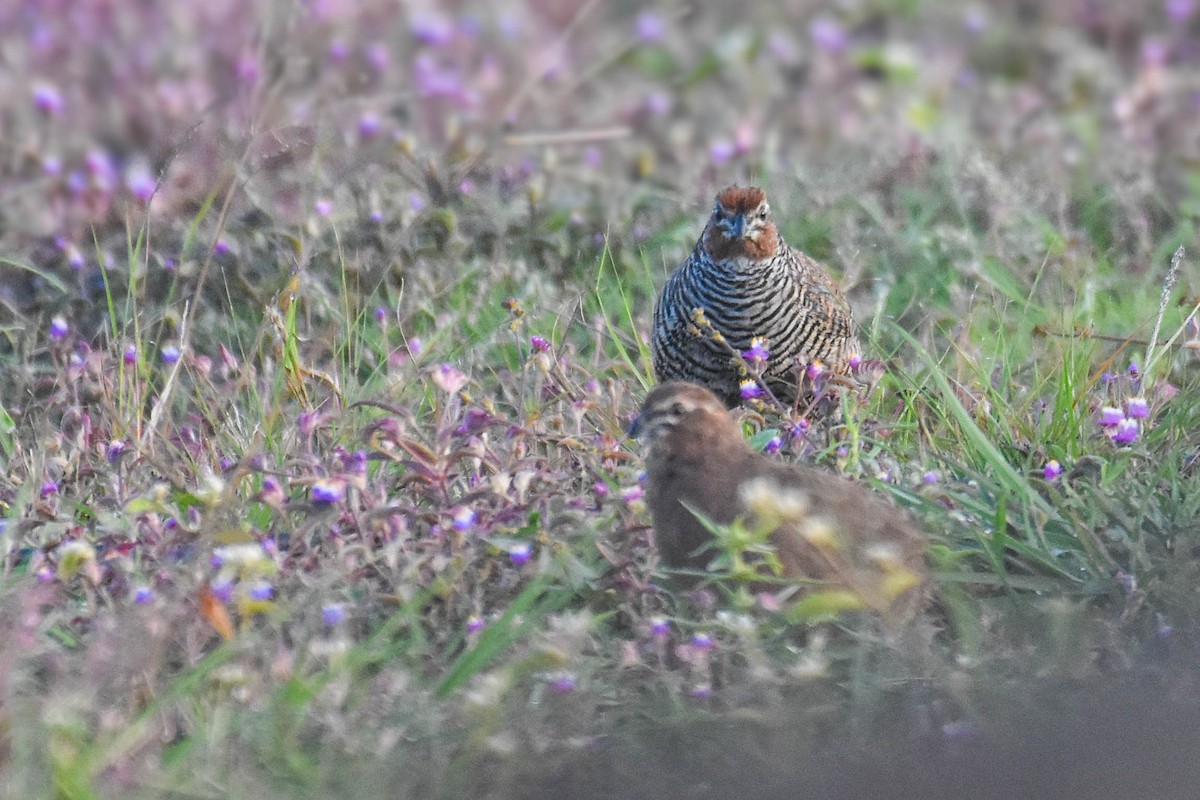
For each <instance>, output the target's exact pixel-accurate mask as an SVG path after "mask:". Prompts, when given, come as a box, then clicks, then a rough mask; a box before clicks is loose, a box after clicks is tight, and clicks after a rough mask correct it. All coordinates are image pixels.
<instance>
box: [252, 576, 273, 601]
mask: <svg viewBox="0 0 1200 800" xmlns="http://www.w3.org/2000/svg"><path fill="white" fill-rule="evenodd" d="M274 596H275V587H273V586H271V584H269V583H267V582H266V581H259V582H258V583H255V584H254V585H253V586H251V587H250V599H251V600H258V601H259V602H264V601H266V600H270V599H271V598H272V597H274Z"/></svg>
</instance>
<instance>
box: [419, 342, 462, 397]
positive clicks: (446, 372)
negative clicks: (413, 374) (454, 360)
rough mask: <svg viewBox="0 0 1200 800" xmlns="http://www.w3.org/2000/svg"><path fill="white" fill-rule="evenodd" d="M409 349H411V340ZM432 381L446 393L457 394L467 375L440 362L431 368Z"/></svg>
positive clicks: (452, 366) (451, 365) (450, 365)
mask: <svg viewBox="0 0 1200 800" xmlns="http://www.w3.org/2000/svg"><path fill="white" fill-rule="evenodd" d="M409 349H410V350H411V349H412V341H411V340H410V341H409ZM414 355H415V354H414ZM433 382H434V384H436V385H437V387H438V388H439V389H441V390H442V391H443V392H445V393H446V394H457V393H458V391H459V390H460V389H462V388H463V387H464V386H466V385H467V376H466V375H464V374H463V373H462V372H461V371H459V370H458V369H456V368H455V367H454V365H453V364H442V365H441V366H439V367H436V368H435V369H434V370H433Z"/></svg>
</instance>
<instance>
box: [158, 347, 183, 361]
mask: <svg viewBox="0 0 1200 800" xmlns="http://www.w3.org/2000/svg"><path fill="white" fill-rule="evenodd" d="M181 355H182V353H180V351H179V348H178V347H176V346H175V345H173V344H169V345H167V346H165V347H164V348H163V349H162V360H163V363H164V364H174V363H175V362H176V361H178V360H179V357H180V356H181Z"/></svg>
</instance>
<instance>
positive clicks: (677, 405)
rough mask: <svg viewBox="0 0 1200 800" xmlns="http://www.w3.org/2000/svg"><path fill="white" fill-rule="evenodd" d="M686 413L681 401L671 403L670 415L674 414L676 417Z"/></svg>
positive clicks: (685, 407)
mask: <svg viewBox="0 0 1200 800" xmlns="http://www.w3.org/2000/svg"><path fill="white" fill-rule="evenodd" d="M686 413H687V406H685V405H684V404H683V403H681V402H679V401H678V400H676V401H675V402H674V403H672V404H671V414H672V415H674V416H676V417H682V416H683V415H684V414H686Z"/></svg>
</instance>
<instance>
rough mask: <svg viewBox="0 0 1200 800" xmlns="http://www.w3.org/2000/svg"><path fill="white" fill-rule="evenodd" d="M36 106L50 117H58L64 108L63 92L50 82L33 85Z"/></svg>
mask: <svg viewBox="0 0 1200 800" xmlns="http://www.w3.org/2000/svg"><path fill="white" fill-rule="evenodd" d="M33 105H34V107H35V108H36V109H37V110H38V111H40V112H42V113H43V114H45V115H46V116H48V117H57V116H58V115H59V114H61V113H62V110H63V98H62V94H61V93H60V92H59V91H58V89H57V88H55V87H53V86H51V85H50V84H48V83H39V84H38V85H36V86H34V87H33Z"/></svg>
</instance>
